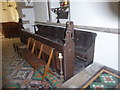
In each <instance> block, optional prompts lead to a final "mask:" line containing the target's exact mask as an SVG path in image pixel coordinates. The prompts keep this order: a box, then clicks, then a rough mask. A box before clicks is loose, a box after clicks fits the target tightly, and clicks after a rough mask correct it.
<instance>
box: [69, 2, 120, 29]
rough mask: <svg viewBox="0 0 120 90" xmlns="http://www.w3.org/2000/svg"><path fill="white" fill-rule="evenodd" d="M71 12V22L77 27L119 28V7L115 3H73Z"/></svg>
mask: <svg viewBox="0 0 120 90" xmlns="http://www.w3.org/2000/svg"><path fill="white" fill-rule="evenodd" d="M71 1H73V0H71ZM70 10H71V20H73V21H74V23H75V24H76V25H85V26H97V27H107V28H118V5H117V3H115V2H114V3H111V2H71V3H70Z"/></svg>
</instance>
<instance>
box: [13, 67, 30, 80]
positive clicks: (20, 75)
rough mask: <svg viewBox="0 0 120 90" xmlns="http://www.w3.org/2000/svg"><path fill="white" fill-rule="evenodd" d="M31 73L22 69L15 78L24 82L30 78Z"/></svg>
mask: <svg viewBox="0 0 120 90" xmlns="http://www.w3.org/2000/svg"><path fill="white" fill-rule="evenodd" d="M30 72H31V70H24V69H20V70H19V71H17V73H16V74H15V75H14V77H13V78H14V79H20V80H23V79H25V78H27V77H28V75H29V73H30Z"/></svg>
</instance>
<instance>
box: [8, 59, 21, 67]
mask: <svg viewBox="0 0 120 90" xmlns="http://www.w3.org/2000/svg"><path fill="white" fill-rule="evenodd" d="M21 62H22V60H14V61H12V62H11V64H10V65H11V66H17V65H19V64H20V63H21Z"/></svg>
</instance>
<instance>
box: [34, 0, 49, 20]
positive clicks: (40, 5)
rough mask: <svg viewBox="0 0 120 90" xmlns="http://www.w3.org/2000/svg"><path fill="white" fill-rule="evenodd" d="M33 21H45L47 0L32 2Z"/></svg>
mask: <svg viewBox="0 0 120 90" xmlns="http://www.w3.org/2000/svg"><path fill="white" fill-rule="evenodd" d="M34 13H35V21H39V22H47V20H48V19H49V18H48V6H47V0H45V1H44V2H34Z"/></svg>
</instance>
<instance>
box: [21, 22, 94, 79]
mask: <svg viewBox="0 0 120 90" xmlns="http://www.w3.org/2000/svg"><path fill="white" fill-rule="evenodd" d="M34 27H35V34H34V33H31V32H28V31H25V30H20V33H19V34H20V40H21V42H22V43H24V44H27V40H28V38H29V37H32V38H34V39H36V40H38V41H40V42H42V43H44V44H46V45H48V46H50V47H53V48H54V53H53V57H52V62H51V65H50V67H51V68H52V70H53V71H56V72H58V73H60V74H61V75H62V74H63V76H64V81H66V80H68V79H70V78H71V77H72V76H73V75H74V72H75V70H74V69H75V59H76V58H77V59H81V60H83V61H85V66H88V65H89V64H91V63H92V62H93V57H94V45H95V37H96V34H95V33H91V32H84V31H80V30H76V29H74V24H73V22H67V23H66V27H61V26H54V25H47V24H36V25H35V26H34ZM36 28H37V29H38V31H36Z"/></svg>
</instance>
